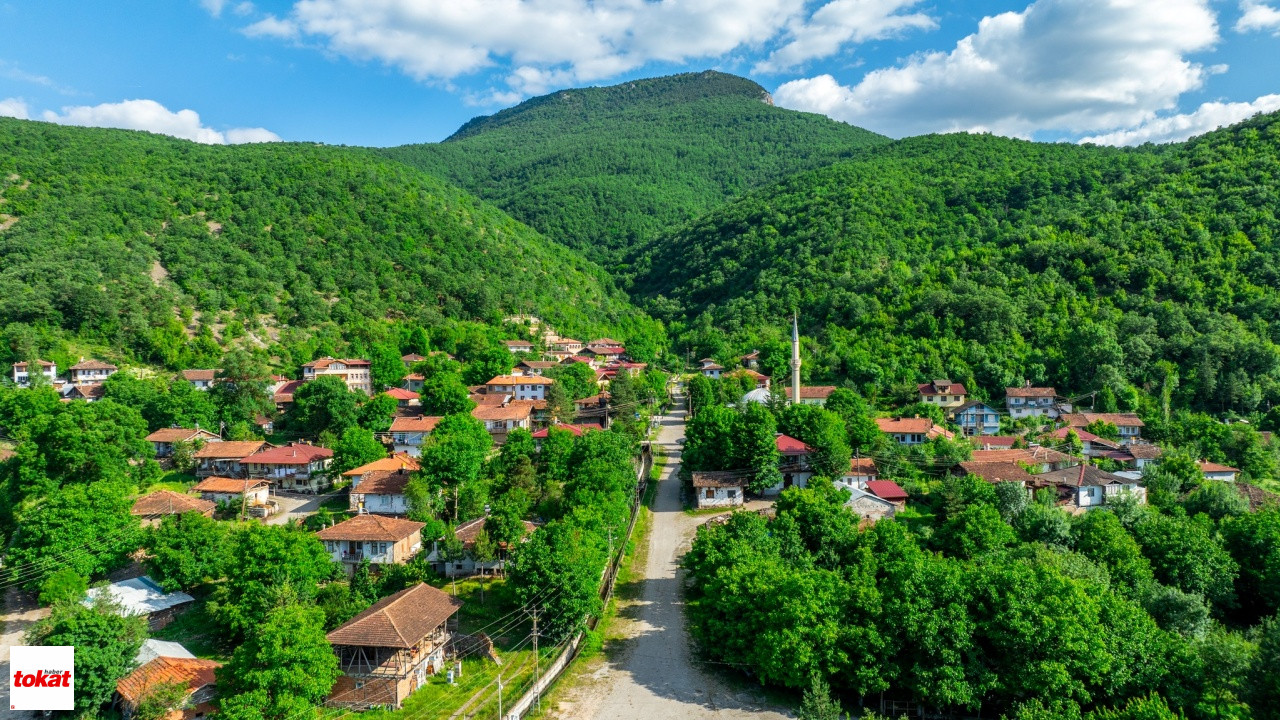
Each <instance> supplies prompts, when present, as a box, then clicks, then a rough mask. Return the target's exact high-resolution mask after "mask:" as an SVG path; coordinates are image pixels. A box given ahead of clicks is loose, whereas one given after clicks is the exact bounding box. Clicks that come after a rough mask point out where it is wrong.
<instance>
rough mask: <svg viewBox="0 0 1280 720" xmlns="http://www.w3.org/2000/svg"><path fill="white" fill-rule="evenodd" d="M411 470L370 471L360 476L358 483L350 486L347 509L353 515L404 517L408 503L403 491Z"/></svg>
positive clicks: (411, 473) (410, 475) (411, 472)
mask: <svg viewBox="0 0 1280 720" xmlns="http://www.w3.org/2000/svg"><path fill="white" fill-rule="evenodd" d="M413 473H414V471H413V470H409V469H407V468H406V469H400V470H371V471H368V472H365V473H364V474H363V475H361V476H360V482H359V483H357V484H353V485H352V486H351V492H350V493H349V494H348V496H347V497H348V505H347V507H348V509H349V510H351V512H354V513H379V514H382V515H406V514H408V512H409V501H408V499H407V498H406V497H405V494H404V489H405V488H406V487H407V486H408V485H409V480H410V479H411V478H412V477H413Z"/></svg>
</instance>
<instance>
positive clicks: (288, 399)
mask: <svg viewBox="0 0 1280 720" xmlns="http://www.w3.org/2000/svg"><path fill="white" fill-rule="evenodd" d="M302 382H303V381H302V380H284V381H280V382H277V383H275V385H273V386H272V388H271V402H273V403H275V404H276V411H277V412H284V411H285V410H286V409H288V407H289V405H290V404H292V403H293V394H294V393H296V392H298V388H300V387H302Z"/></svg>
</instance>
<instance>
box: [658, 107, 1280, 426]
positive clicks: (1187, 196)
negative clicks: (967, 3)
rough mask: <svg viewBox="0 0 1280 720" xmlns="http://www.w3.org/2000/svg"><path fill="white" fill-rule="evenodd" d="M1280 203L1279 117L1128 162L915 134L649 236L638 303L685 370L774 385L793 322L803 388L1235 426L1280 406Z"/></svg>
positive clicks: (983, 139) (1113, 152) (1079, 150)
mask: <svg viewBox="0 0 1280 720" xmlns="http://www.w3.org/2000/svg"><path fill="white" fill-rule="evenodd" d="M1278 203H1280V115H1268V116H1261V117H1257V118H1254V119H1252V120H1250V121H1248V122H1245V123H1242V124H1240V125H1238V126H1235V127H1232V128H1228V129H1224V130H1221V131H1218V132H1214V133H1211V134H1208V135H1205V136H1202V137H1200V138H1198V139H1194V140H1192V141H1190V142H1187V143H1185V144H1181V145H1172V146H1166V147H1144V148H1139V149H1134V150H1117V149H1110V148H1097V147H1079V146H1074V145H1066V144H1041V143H1031V142H1023V141H1019V140H1011V139H1006V138H999V137H991V136H985V135H961V134H955V135H940V136H925V137H919V138H912V139H907V140H903V141H900V142H897V143H895V144H893V145H891V146H888V147H884V148H880V149H877V150H876V151H875V152H874V153H867V155H866V156H864V157H863V158H861V159H858V160H854V161H850V162H846V163H840V164H837V165H834V166H832V167H828V168H824V169H821V170H817V171H813V172H809V173H805V174H801V175H799V176H796V177H793V178H790V179H788V180H786V181H784V182H782V183H781V184H778V185H776V186H774V187H770V188H768V189H765V190H761V191H759V192H756V193H754V194H751V195H749V196H748V197H745V198H743V199H740V200H738V201H736V202H733V203H730V204H728V205H726V206H724V207H722V208H720V209H717V210H715V211H713V212H711V213H709V214H708V215H706V216H704V217H702V218H701V219H699V220H697V221H696V222H693V223H690V224H687V225H685V226H683V227H680V228H678V229H673V230H672V231H670V232H667V233H665V234H663V235H661V236H659V237H658V238H656V239H655V240H653V241H652V242H651V243H650V245H649V247H648V248H646V249H644V250H642V251H641V252H640V253H638V256H637V258H636V262H635V271H636V278H635V284H634V288H633V290H634V293H633V294H634V295H635V296H637V297H639V298H642V299H643V300H644V301H645V302H646V303H647V307H648V308H649V309H650V310H651V311H652V312H654V313H655V314H656V315H657V316H658V317H659V318H663V319H667V320H670V321H673V323H674V325H673V326H672V327H671V328H670V329H671V330H673V331H675V332H676V333H677V334H679V335H680V336H681V337H682V339H683V343H684V345H685V346H687V349H688V350H689V351H690V352H693V353H695V354H694V357H701V356H702V355H704V354H708V353H710V354H714V355H718V356H720V357H722V358H726V359H728V358H732V356H733V353H734V352H735V351H742V350H744V349H748V348H750V347H752V346H757V345H759V346H762V349H765V350H766V358H765V359H766V361H769V360H770V355H772V362H768V363H767V364H769V365H771V366H776V367H778V368H780V367H782V366H783V365H784V364H785V349H784V348H781V347H779V346H778V343H777V340H778V338H779V333H778V332H777V330H776V328H777V327H778V326H779V325H780V324H781V323H782V321H783V319H784V318H786V317H788V316H790V314H791V313H792V311H794V310H799V312H800V319H801V324H802V327H804V328H805V329H806V331H807V333H808V334H809V335H811V336H815V337H817V338H818V342H816V343H814V346H813V347H812V348H811V350H812V353H813V354H814V355H815V356H816V357H814V358H813V361H807V362H808V365H807V366H806V368H807V370H806V371H807V372H808V373H810V374H811V377H813V378H814V379H829V380H838V381H842V380H845V379H847V380H849V381H852V382H853V383H855V384H857V385H859V386H861V387H863V388H864V389H866V390H867V391H868V392H869V393H874V394H880V395H883V394H885V393H886V392H893V391H894V389H895V388H896V389H897V392H896V393H895V394H897V395H900V396H904V397H906V396H909V395H910V394H911V392H912V390H908V389H907V385H908V384H909V383H914V382H916V381H919V380H925V379H928V378H929V377H949V378H951V379H953V380H958V381H962V382H964V383H965V384H966V385H967V386H970V387H971V388H974V387H975V386H976V389H977V390H978V396H979V397H1001V396H1002V392H1003V388H1004V387H1005V386H1008V385H1015V384H1021V383H1022V381H1024V380H1029V381H1031V382H1033V383H1037V384H1051V385H1056V386H1057V387H1058V389H1059V391H1060V392H1064V391H1065V392H1071V393H1078V392H1084V391H1090V390H1100V389H1105V390H1107V391H1109V392H1110V393H1114V394H1115V395H1116V396H1117V397H1118V398H1119V404H1120V405H1121V407H1126V406H1128V407H1132V406H1134V405H1136V404H1137V402H1138V393H1136V392H1135V387H1145V389H1147V390H1150V391H1151V395H1152V396H1154V397H1157V398H1158V397H1160V396H1161V394H1165V398H1166V401H1168V400H1171V401H1172V402H1173V403H1174V404H1175V405H1177V404H1179V403H1185V404H1188V405H1191V406H1195V407H1199V408H1201V409H1205V410H1212V411H1223V410H1237V411H1246V410H1253V409H1256V408H1259V407H1260V406H1261V407H1265V406H1266V404H1269V403H1276V402H1280V351H1278V350H1277V345H1276V343H1277V341H1280V242H1278V240H1280V220H1278V219H1277V215H1276V211H1277V207H1280V205H1278ZM770 326H772V327H773V328H775V330H769V329H768V328H769V327H770ZM770 348H772V349H773V350H774V352H769V349H770Z"/></svg>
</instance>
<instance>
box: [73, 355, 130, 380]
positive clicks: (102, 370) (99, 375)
mask: <svg viewBox="0 0 1280 720" xmlns="http://www.w3.org/2000/svg"><path fill="white" fill-rule="evenodd" d="M117 370H119V368H117V367H116V366H115V365H112V364H111V363H106V362H102V361H101V360H85V359H84V358H80V362H78V363H76V364H75V365H72V366H71V368H70V369H69V370H68V371H67V380H69V381H70V382H71V383H72V384H74V385H88V384H91V383H100V382H102V381H103V380H106V379H107V378H109V377H111V376H112V375H115V374H116V371H117Z"/></svg>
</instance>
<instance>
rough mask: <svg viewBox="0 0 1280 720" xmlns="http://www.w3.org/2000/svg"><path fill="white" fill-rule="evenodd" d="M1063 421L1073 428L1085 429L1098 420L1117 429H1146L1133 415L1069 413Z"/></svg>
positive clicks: (1063, 417)
mask: <svg viewBox="0 0 1280 720" xmlns="http://www.w3.org/2000/svg"><path fill="white" fill-rule="evenodd" d="M1062 420H1063V422H1065V423H1066V424H1067V425H1069V426H1071V427H1085V426H1087V425H1091V424H1092V423H1094V422H1096V421H1098V420H1101V421H1103V422H1107V423H1111V424H1112V425H1115V426H1116V427H1146V425H1145V424H1144V423H1143V422H1142V420H1140V419H1139V418H1138V416H1137V415H1135V414H1133V413H1069V414H1066V415H1063V416H1062Z"/></svg>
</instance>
